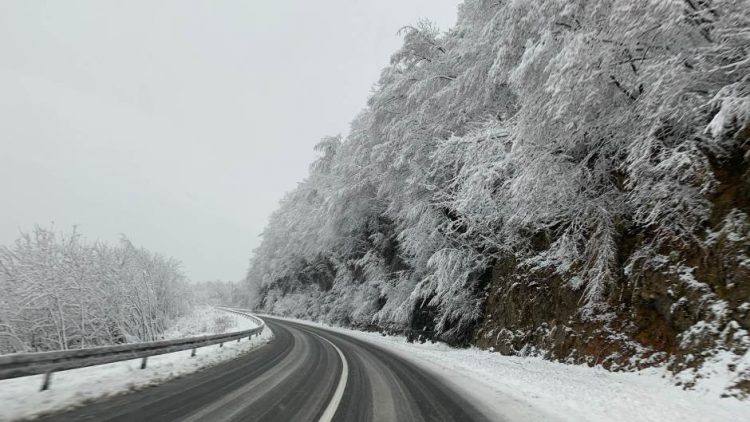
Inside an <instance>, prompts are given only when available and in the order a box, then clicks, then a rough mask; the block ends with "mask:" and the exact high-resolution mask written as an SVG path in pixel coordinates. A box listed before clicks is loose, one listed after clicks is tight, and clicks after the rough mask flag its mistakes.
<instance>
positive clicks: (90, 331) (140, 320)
mask: <svg viewBox="0 0 750 422" xmlns="http://www.w3.org/2000/svg"><path fill="white" fill-rule="evenodd" d="M0 292H2V295H0V353H3V352H14V351H47V350H64V349H71V348H83V347H92V346H99V345H107V344H116V343H123V342H131V341H153V340H157V339H159V338H160V336H161V334H162V332H163V331H164V330H165V329H167V328H168V325H169V324H170V322H172V321H173V320H174V319H175V318H177V317H179V316H181V315H184V314H185V313H186V312H188V311H189V310H190V309H191V306H192V305H191V304H192V293H191V291H190V289H189V288H188V285H187V283H186V280H185V276H184V275H183V273H182V271H181V269H180V263H179V262H177V261H175V260H173V259H167V258H164V257H162V256H160V255H158V254H154V253H151V252H149V251H147V250H145V249H142V248H137V247H135V246H133V244H131V243H130V241H128V240H127V239H125V238H123V239H122V240H121V241H120V243H119V244H117V245H108V244H106V243H102V242H96V243H90V242H86V241H85V239H83V238H82V237H81V236H80V234H79V233H78V232H77V231H75V230H73V231H72V232H71V233H69V234H64V233H56V232H54V231H53V230H50V229H45V228H41V227H37V228H35V229H34V231H33V232H31V233H23V234H21V236H20V237H19V238H18V239H17V240H16V242H15V244H13V245H11V246H2V247H0Z"/></svg>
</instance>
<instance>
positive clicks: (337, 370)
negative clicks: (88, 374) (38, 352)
mask: <svg viewBox="0 0 750 422" xmlns="http://www.w3.org/2000/svg"><path fill="white" fill-rule="evenodd" d="M264 319H265V321H266V323H267V325H268V327H269V328H271V330H273V333H274V339H273V340H272V341H271V342H269V343H268V344H267V345H265V346H262V347H260V348H257V349H255V350H253V351H252V352H250V353H248V354H245V355H243V356H241V357H239V358H237V359H233V360H231V361H228V362H225V363H222V364H219V365H216V366H213V367H210V368H207V369H204V370H201V371H198V372H196V373H193V374H190V375H187V376H183V377H180V378H177V379H174V380H171V381H168V382H165V383H163V384H160V385H158V386H154V387H149V388H146V389H143V390H140V391H136V392H132V393H128V394H123V395H119V396H115V397H112V398H108V399H105V400H102V401H99V402H96V403H92V404H90V405H88V406H85V407H81V408H78V409H75V410H72V411H69V412H65V413H59V414H54V415H49V416H47V417H46V418H44V419H41V420H44V421H123V422H125V421H127V422H133V421H294V422H297V421H300V422H302V421H320V420H334V421H389V422H390V421H429V422H432V421H485V420H488V419H487V418H486V417H485V416H484V415H482V414H481V412H480V411H479V410H477V409H476V408H475V407H474V406H473V405H472V404H471V403H470V402H469V401H468V400H467V399H465V398H463V397H462V396H461V395H460V394H458V393H456V392H455V391H452V390H451V388H450V387H448V386H446V385H445V384H444V383H442V382H441V381H440V380H439V378H438V377H437V376H435V375H433V374H431V373H429V372H427V371H425V370H423V369H421V368H419V367H417V366H415V365H413V364H412V363H410V362H408V361H406V360H404V359H402V358H401V357H399V356H397V355H395V354H393V353H391V352H389V351H387V350H385V349H383V348H380V347H377V346H375V345H372V344H370V343H367V342H364V341H361V340H357V339H355V338H353V337H350V336H347V335H345V334H341V333H338V332H333V331H328V330H324V329H320V328H316V327H310V326H307V325H302V324H297V323H293V322H289V321H284V320H276V319H271V318H264ZM344 373H345V376H344V377H342V375H343V374H344Z"/></svg>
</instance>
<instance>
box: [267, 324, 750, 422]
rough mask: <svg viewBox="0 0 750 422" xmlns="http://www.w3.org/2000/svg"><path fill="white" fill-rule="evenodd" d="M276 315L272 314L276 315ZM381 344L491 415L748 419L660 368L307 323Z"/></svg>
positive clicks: (743, 408)
mask: <svg viewBox="0 0 750 422" xmlns="http://www.w3.org/2000/svg"><path fill="white" fill-rule="evenodd" d="M274 318H276V317H274ZM293 321H297V322H301V323H305V324H310V325H314V326H319V327H323V328H328V329H331V330H334V331H338V332H341V333H345V334H348V335H351V336H353V337H356V338H359V339H362V340H366V341H368V342H371V343H374V344H377V345H380V346H384V347H386V348H388V349H389V350H391V351H393V352H395V353H397V354H399V355H401V356H403V357H404V358H406V359H408V360H410V361H412V362H414V363H416V364H417V365H420V366H422V367H423V368H426V369H428V370H431V371H432V372H434V373H436V374H438V375H439V376H440V377H441V378H443V379H444V380H446V381H447V382H449V383H451V384H453V385H454V386H455V387H457V388H458V389H459V390H462V391H464V392H465V393H466V394H467V395H468V396H470V397H473V398H475V400H476V401H478V402H481V403H483V404H484V406H486V407H487V408H489V410H490V411H492V412H493V413H494V414H496V415H502V416H503V417H505V418H507V419H508V420H511V421H515V420H522V421H529V420H533V421H575V422H582V421H592V422H593V421H596V422H600V421H618V422H619V421H623V422H626V421H627V422H631V421H639V422H643V421H659V422H666V421H679V422H686V421H706V422H708V421H711V422H722V421H726V422H730V421H731V422H740V421H750V401H745V402H743V401H740V400H737V399H735V398H721V397H719V396H718V395H716V392H715V391H714V392H709V391H685V390H682V389H681V388H679V387H676V386H675V385H674V384H673V381H672V380H671V377H670V376H669V375H668V374H667V373H666V372H665V371H664V370H657V369H652V370H644V371H640V372H629V373H622V372H621V373H615V372H609V371H607V370H605V369H603V368H601V367H595V368H589V367H587V366H582V365H566V364H563V363H558V362H550V361H545V360H543V359H539V358H532V357H515V356H502V355H500V354H499V353H491V352H489V351H486V350H480V349H477V348H469V349H454V348H451V347H449V346H447V345H445V344H443V343H435V344H432V343H425V344H418V343H416V344H415V343H408V342H406V339H405V338H404V337H403V336H383V335H382V334H380V333H368V332H362V331H355V330H350V329H344V328H339V327H330V326H327V325H324V324H317V323H311V322H310V321H302V320H293Z"/></svg>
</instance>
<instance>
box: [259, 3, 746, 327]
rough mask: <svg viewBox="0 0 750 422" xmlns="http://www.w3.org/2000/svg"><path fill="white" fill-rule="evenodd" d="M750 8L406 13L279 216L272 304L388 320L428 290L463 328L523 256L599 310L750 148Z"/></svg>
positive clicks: (266, 265) (697, 230) (264, 284)
mask: <svg viewBox="0 0 750 422" xmlns="http://www.w3.org/2000/svg"><path fill="white" fill-rule="evenodd" d="M748 10H750V3H749V2H748V1H746V0H730V1H722V2H712V1H697V0H696V1H693V0H685V1H661V0H659V1H656V0H639V1H631V0H627V1H624V0H623V1H594V2H592V1H572V2H571V1H539V2H527V1H496V0H492V1H490V0H467V1H465V2H464V3H463V4H462V5H461V6H460V7H459V16H458V23H457V25H456V27H455V28H453V29H451V30H450V31H448V32H447V33H444V34H441V33H439V31H438V30H437V29H436V28H434V27H433V26H431V25H430V24H429V23H425V22H423V23H420V24H419V25H417V26H415V27H406V28H404V29H403V30H402V34H403V37H404V44H403V47H402V48H401V49H400V50H399V51H398V52H396V53H395V54H394V55H393V57H392V59H391V65H390V66H389V67H387V68H386V69H384V70H383V72H382V76H381V78H380V80H379V81H378V84H377V87H376V90H375V92H374V94H373V95H372V97H371V98H370V100H369V102H368V107H367V108H366V109H365V110H364V111H363V112H362V113H361V114H360V115H359V116H358V117H357V118H356V119H355V120H354V121H353V122H352V125H351V132H350V134H349V136H348V137H347V138H346V139H342V138H341V137H330V138H326V139H324V140H323V141H321V142H320V144H319V145H318V147H317V149H318V151H320V153H321V157H320V158H319V159H318V160H317V161H316V162H315V163H313V165H312V166H311V168H310V176H309V178H308V179H307V180H305V181H304V182H302V183H301V184H300V185H299V186H298V188H297V189H295V190H294V191H293V192H291V193H290V194H289V195H287V197H286V198H285V199H284V200H283V202H282V204H281V207H280V209H279V210H278V211H277V212H276V213H275V214H274V215H273V217H272V219H271V221H270V224H269V226H268V228H267V229H266V231H265V232H264V235H263V243H262V245H261V246H260V247H259V248H258V250H257V251H255V254H254V257H253V260H252V264H251V268H250V271H249V273H248V282H249V285H250V287H251V288H252V289H255V291H256V300H257V305H258V306H261V307H263V308H265V309H269V310H276V311H278V312H287V313H294V314H297V315H298V316H309V317H316V318H318V317H324V318H328V319H332V320H338V321H341V322H346V323H353V322H356V323H364V324H369V323H377V324H380V325H386V324H401V325H405V324H407V323H408V322H409V320H410V318H411V317H412V314H413V311H414V309H415V307H424V306H428V305H429V306H430V308H431V309H432V311H431V312H432V314H431V317H433V319H434V321H435V322H436V329H437V330H438V332H442V333H444V334H446V335H447V336H448V337H450V335H451V334H456V333H460V332H461V331H462V330H463V329H464V328H466V327H467V326H468V325H469V324H471V323H472V322H473V321H475V320H476V319H477V318H479V316H480V313H481V306H482V304H483V292H481V289H480V288H479V287H480V286H478V280H481V279H482V275H483V274H485V272H486V271H487V270H488V269H489V268H490V267H491V265H492V263H493V262H496V260H497V259H498V257H501V256H508V255H511V256H513V257H514V259H515V260H516V262H522V263H525V264H526V265H528V266H531V267H535V268H548V269H551V270H553V271H555V272H557V273H559V274H564V275H565V277H566V278H567V279H568V280H569V283H570V286H572V287H573V288H575V289H583V291H585V300H584V301H583V303H581V307H582V309H584V310H587V311H589V312H590V311H591V310H595V309H597V306H598V305H600V304H601V303H602V297H603V294H604V292H605V291H606V289H607V287H608V284H609V283H611V282H612V280H613V279H614V278H616V277H617V274H614V273H615V271H616V270H617V265H618V264H619V263H618V260H619V259H620V257H619V256H618V246H617V242H618V239H619V238H621V237H623V236H626V235H627V233H628V232H633V231H634V230H648V231H651V232H653V233H655V234H656V236H653V237H654V239H655V240H654V242H653V243H650V244H648V245H645V246H644V247H643V248H642V249H641V250H640V251H638V253H637V254H636V255H638V257H639V259H642V260H654V261H658V259H659V256H660V253H659V252H658V251H659V248H660V247H661V246H662V245H665V244H669V245H673V246H674V247H675V248H683V249H684V248H686V247H689V245H696V246H699V245H700V244H701V242H703V235H704V234H705V230H706V227H707V222H708V220H709V219H710V218H711V217H712V204H711V202H710V201H709V200H708V199H707V195H708V194H709V193H711V192H712V190H714V189H715V187H716V183H717V175H716V164H717V163H720V162H722V160H728V159H732V157H736V156H737V155H738V154H740V157H741V156H742V154H743V151H746V150H747V145H746V139H747V131H748V126H747V125H748V119H750V107H749V106H748V102H749V101H750V100H749V99H748V93H749V92H750V80H748V78H750V76H748V75H750V58H748V46H750V31H748V19H749V15H748V13H747V11H748ZM743 134H744V135H743ZM743 136H744V138H743ZM746 158H747V157H745V159H746ZM736 211H737V212H736V213H734V214H732V218H733V219H736V220H738V221H742V222H747V214H746V212H747V210H736Z"/></svg>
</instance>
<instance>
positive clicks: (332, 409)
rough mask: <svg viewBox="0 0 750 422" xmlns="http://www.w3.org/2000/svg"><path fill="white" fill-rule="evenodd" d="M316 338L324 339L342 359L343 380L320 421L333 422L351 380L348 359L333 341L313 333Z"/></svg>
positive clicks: (341, 379) (340, 379)
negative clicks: (347, 384) (347, 381)
mask: <svg viewBox="0 0 750 422" xmlns="http://www.w3.org/2000/svg"><path fill="white" fill-rule="evenodd" d="M313 334H315V335H316V336H318V337H320V338H322V339H323V340H325V341H327V342H328V344H330V345H331V346H333V348H334V349H336V351H337V352H338V354H339V358H341V365H342V366H341V378H339V383H338V385H337V386H336V391H335V392H334V393H333V397H332V398H331V401H330V402H328V406H327V407H326V410H325V411H324V412H323V414H322V415H321V416H320V419H318V422H331V421H332V420H333V416H334V415H335V414H336V410H338V408H339V404H340V403H341V399H342V398H343V396H344V390H345V389H346V380H347V378H349V364H348V363H347V361H346V357H344V353H343V352H342V351H341V349H339V348H338V346H336V345H335V344H333V342H332V341H331V340H328V339H327V338H325V337H323V336H321V335H320V334H318V333H313Z"/></svg>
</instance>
